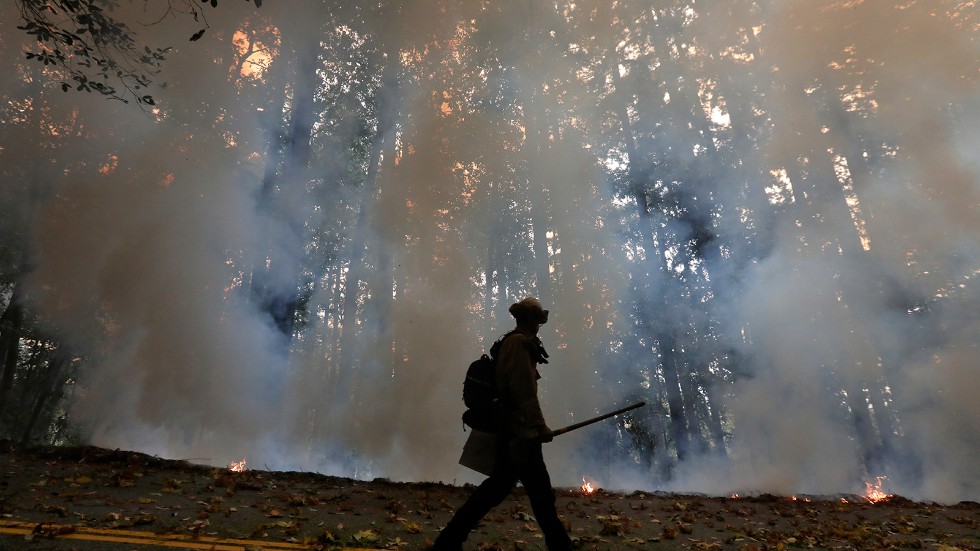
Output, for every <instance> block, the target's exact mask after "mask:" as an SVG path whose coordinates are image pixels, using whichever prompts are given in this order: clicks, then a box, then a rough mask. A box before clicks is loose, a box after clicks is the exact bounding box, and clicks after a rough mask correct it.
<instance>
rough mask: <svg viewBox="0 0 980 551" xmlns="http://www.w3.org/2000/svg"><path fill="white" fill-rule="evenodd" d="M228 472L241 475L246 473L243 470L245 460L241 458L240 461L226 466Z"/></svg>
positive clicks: (245, 469) (244, 469)
mask: <svg viewBox="0 0 980 551" xmlns="http://www.w3.org/2000/svg"><path fill="white" fill-rule="evenodd" d="M228 470H229V471H232V472H236V473H242V472H245V471H247V470H248V469H247V468H245V458H244V457H243V458H242V460H241V461H232V462H231V463H229V464H228Z"/></svg>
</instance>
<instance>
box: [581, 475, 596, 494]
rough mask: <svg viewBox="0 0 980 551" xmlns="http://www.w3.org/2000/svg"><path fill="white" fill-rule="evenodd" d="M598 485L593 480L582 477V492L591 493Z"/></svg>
mask: <svg viewBox="0 0 980 551" xmlns="http://www.w3.org/2000/svg"><path fill="white" fill-rule="evenodd" d="M596 489H597V488H596V487H595V486H593V485H592V483H591V482H589V481H588V480H586V479H585V477H584V476H583V477H582V493H583V494H585V495H590V494H592V493H594V492H595V491H596Z"/></svg>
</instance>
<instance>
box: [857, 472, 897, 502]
mask: <svg viewBox="0 0 980 551" xmlns="http://www.w3.org/2000/svg"><path fill="white" fill-rule="evenodd" d="M883 480H887V479H886V478H885V477H883V476H876V477H875V482H874V484H872V483H870V482H865V483H864V485H865V486H866V487H867V490H866V491H865V493H864V497H865V498H866V499H867V500H868V501H870V502H871V503H877V502H879V501H884V500H886V499H888V498H890V497H892V495H891V494H889V493H886V492H885V491H884V490H882V489H881V482H882V481H883Z"/></svg>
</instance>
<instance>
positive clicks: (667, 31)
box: [0, 0, 980, 502]
mask: <svg viewBox="0 0 980 551" xmlns="http://www.w3.org/2000/svg"><path fill="white" fill-rule="evenodd" d="M0 10H2V11H0V13H2V21H3V24H2V27H0V58H2V59H3V61H4V65H5V66H6V67H8V70H9V71H10V72H9V73H8V77H7V78H6V79H4V81H3V82H2V83H0V125H2V131H0V132H2V133H0V177H2V183H0V312H2V320H0V438H2V439H4V440H5V441H7V442H9V443H11V444H13V445H19V446H24V445H34V444H46V445H60V444H72V443H87V444H93V445H98V446H103V447H106V448H121V449H129V450H137V451H141V452H144V453H150V454H156V455H159V456H162V457H167V458H181V459H193V460H196V461H198V462H204V463H211V464H215V465H222V464H228V463H229V462H231V461H237V460H240V459H242V458H244V457H247V458H248V461H249V462H250V463H251V464H253V465H256V466H259V465H264V466H265V467H266V468H269V469H276V470H304V471H317V472H322V473H327V474H332V475H343V476H352V477H358V478H374V477H387V478H391V479H394V480H442V481H457V482H465V481H472V480H474V479H473V478H472V476H473V475H472V474H471V473H467V472H466V471H465V469H463V468H462V467H460V466H459V465H457V463H456V462H457V459H458V456H459V450H460V448H461V446H462V443H463V441H464V440H465V438H466V433H465V432H463V428H462V423H461V421H460V420H459V418H460V415H461V414H462V410H463V405H462V402H461V390H462V380H463V374H464V373H465V368H466V366H467V365H468V364H469V362H470V361H472V360H474V359H476V358H477V357H478V356H479V355H480V354H481V353H482V352H483V351H484V350H485V349H487V348H488V347H489V346H490V344H491V343H492V342H493V341H494V340H495V339H496V338H497V337H499V336H500V335H502V334H503V333H504V332H506V331H507V330H509V329H510V328H511V327H512V326H513V319H512V318H510V316H509V315H508V313H507V308H508V306H509V305H510V304H512V303H513V302H516V301H518V300H521V299H522V298H524V297H526V296H535V297H538V298H539V299H540V300H541V301H542V302H543V303H544V304H545V307H546V308H549V309H550V310H551V319H550V321H549V323H548V324H547V325H545V326H543V328H542V332H541V337H542V339H543V341H544V343H545V346H546V347H547V348H548V350H549V352H550V353H551V363H550V364H549V365H545V366H542V367H541V374H542V379H541V381H540V385H541V396H542V405H543V407H544V409H545V415H546V418H547V419H548V422H549V425H551V426H552V427H553V428H557V427H560V426H564V425H568V424H571V423H574V422H576V421H580V420H582V419H586V418H588V417H592V416H594V415H597V414H599V413H602V412H603V411H608V410H610V409H614V408H615V407H620V406H623V405H626V404H628V403H632V402H636V401H640V400H644V401H646V402H647V404H648V405H647V406H646V407H644V408H642V409H639V410H636V411H634V412H631V413H630V414H628V415H623V416H621V417H619V418H617V419H616V420H615V421H610V422H606V423H603V424H600V425H595V426H594V427H590V428H589V429H583V430H581V431H577V432H575V433H570V434H569V435H568V436H563V437H561V438H560V439H556V441H555V442H554V443H553V444H549V447H548V452H547V453H548V454H549V455H548V459H549V467H550V468H551V470H552V474H553V477H554V478H555V480H556V483H559V484H571V485H574V484H575V483H576V480H580V479H582V478H583V477H589V478H590V479H592V480H596V481H598V482H599V483H600V484H602V485H603V486H606V487H614V488H624V489H665V490H674V489H677V490H685V491H696V492H704V493H708V494H718V495H727V494H728V493H730V492H736V491H754V492H773V493H777V494H782V495H789V494H795V493H802V492H808V493H822V494H828V493H833V492H849V491H855V490H859V491H860V490H862V489H863V488H864V483H865V482H866V481H873V480H875V479H876V477H885V478H884V479H885V480H886V484H887V485H888V486H889V487H888V489H889V490H890V491H893V492H898V493H900V494H901V495H904V496H909V497H913V498H920V499H931V500H936V501H944V502H953V501H959V500H967V499H969V500H977V499H980V477H978V476H977V475H978V474H980V472H978V470H977V462H976V457H977V456H978V454H980V422H978V420H980V400H977V398H976V396H978V395H980V369H977V364H976V361H977V360H976V358H977V357H978V350H977V346H978V342H980V318H978V316H977V314H976V312H977V311H978V307H980V295H978V287H977V282H976V280H977V278H978V276H980V130H978V129H980V64H978V60H980V42H978V38H980V18H978V9H977V5H976V2H975V1H974V0H930V1H925V0H902V1H898V2H886V1H881V0H725V1H721V0H700V1H696V0H660V1H656V2H648V1H644V0H615V1H608V0H601V1H600V0H549V1H545V0H500V1H496V2H490V1H487V0H417V1H414V2H408V1H405V0H376V1H375V2H370V3H364V2H344V1H337V0H309V1H304V2H302V3H297V2H265V3H263V2H260V1H258V0H257V1H256V2H248V1H245V2H243V1H241V0H222V2H220V3H217V2H214V1H213V0H212V1H211V2H197V1H194V0H145V1H142V2H136V1H132V0H129V1H127V0H121V1H120V0H115V1H114V0H16V1H15V2H12V3H5V4H4V6H3V7H2V8H0Z"/></svg>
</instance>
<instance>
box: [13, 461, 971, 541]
mask: <svg viewBox="0 0 980 551" xmlns="http://www.w3.org/2000/svg"><path fill="white" fill-rule="evenodd" d="M471 491H472V487H457V486H450V485H446V484H441V483H398V482H391V481H387V480H375V481H370V482H364V481H356V480H350V479H345V478H337V477H330V476H324V475H319V474H314V473H283V472H269V471H257V470H247V471H245V472H231V471H229V470H228V469H216V468H212V467H205V466H200V465H193V464H189V463H186V462H183V461H171V460H164V459H160V458H156V457H152V456H148V455H145V454H140V453H135V452H126V451H118V450H117V451H113V450H104V449H99V448H92V447H73V448H45V449H34V450H26V451H6V452H0V518H2V520H3V521H5V522H9V523H15V522H20V523H30V524H32V525H33V526H34V529H33V532H32V534H30V536H24V540H25V547H24V549H30V545H29V544H27V543H26V542H30V541H39V540H43V539H44V538H51V537H54V536H56V535H57V534H59V533H66V532H71V531H73V530H80V529H82V528H109V529H112V528H115V529H120V530H140V531H144V532H152V533H155V534H161V535H167V534H174V535H177V534H179V535H185V536H192V537H199V538H202V539H204V538H216V537H217V538H236V539H248V540H255V541H258V542H263V541H264V542H270V543H271V542H290V543H295V544H303V545H308V546H309V547H311V548H314V549H339V548H342V547H345V546H347V547H359V548H369V549H404V550H415V549H424V548H425V546H426V545H427V544H428V543H431V541H432V539H433V538H434V537H435V536H436V534H437V533H438V531H439V529H440V528H441V527H442V526H443V525H445V523H446V522H447V521H448V520H449V518H450V517H451V515H452V513H453V511H454V510H455V509H456V508H457V507H458V506H459V505H460V504H462V503H463V501H464V500H465V499H466V497H467V496H468V495H469V493H470V492H471ZM558 507H559V512H560V513H561V515H562V517H563V518H564V519H565V521H566V523H567V525H568V527H569V528H570V531H571V533H572V535H573V536H574V538H575V539H576V540H577V541H578V542H579V543H580V544H581V548H582V549H592V550H615V549H702V550H706V549H739V550H746V551H752V550H764V549H791V548H811V549H936V550H939V551H955V550H958V549H959V550H964V551H976V550H980V504H977V503H975V502H963V503H959V504H955V505H940V504H935V503H917V502H912V501H910V500H907V499H904V498H901V497H897V496H893V497H891V498H889V499H886V500H884V501H881V502H877V503H871V502H869V501H868V500H867V499H864V498H863V497H861V496H835V497H833V498H823V499H821V498H815V497H811V498H806V497H801V496H797V497H796V498H792V497H778V496H770V495H763V496H754V497H742V498H719V497H706V496H691V495H678V494H663V493H644V492H635V493H631V494H623V493H612V492H604V491H602V490H599V491H597V492H595V493H593V494H591V495H585V494H584V493H583V492H582V490H581V489H580V488H566V489H559V490H558ZM252 548H253V549H256V550H258V549H261V543H257V544H253V545H252ZM466 549H468V550H522V549H527V550H535V549H544V542H543V540H542V538H541V535H540V531H539V530H538V528H537V524H536V523H535V521H534V519H533V517H532V516H531V513H530V510H529V507H528V503H527V499H526V497H525V496H523V494H522V492H521V490H520V489H517V490H515V492H514V494H513V496H512V497H511V498H510V499H508V500H507V501H505V502H504V503H503V504H502V505H500V506H499V507H497V508H496V509H494V510H493V511H492V512H491V513H490V515H488V516H487V518H486V519H485V521H484V523H483V524H482V525H481V526H480V528H479V529H478V530H477V531H476V532H474V533H473V534H472V535H471V537H470V539H469V541H468V542H467V546H466Z"/></svg>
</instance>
